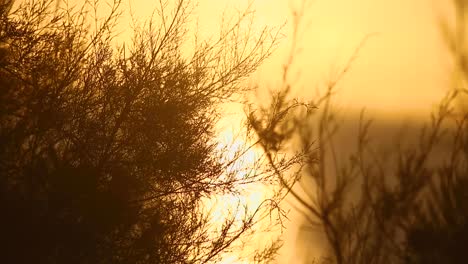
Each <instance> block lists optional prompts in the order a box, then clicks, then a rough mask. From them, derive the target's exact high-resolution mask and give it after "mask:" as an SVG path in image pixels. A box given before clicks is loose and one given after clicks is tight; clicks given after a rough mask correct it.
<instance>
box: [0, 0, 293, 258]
mask: <svg viewBox="0 0 468 264" xmlns="http://www.w3.org/2000/svg"><path fill="white" fill-rule="evenodd" d="M159 3H160V6H161V8H160V9H158V10H157V11H158V12H157V14H159V17H158V18H159V20H160V21H158V22H156V20H152V21H150V22H148V24H146V25H147V26H146V27H142V28H138V27H137V29H136V30H135V32H134V36H133V39H132V41H131V42H130V44H128V43H127V45H122V46H120V47H117V48H115V47H114V46H113V45H112V43H113V39H114V37H115V36H114V30H115V26H116V25H117V23H118V19H119V12H120V11H119V10H120V9H119V8H120V4H121V1H119V0H116V1H114V2H112V3H111V5H110V11H109V13H108V15H107V16H106V17H104V18H102V17H98V16H97V15H96V14H97V10H98V9H99V2H98V1H89V2H88V1H86V2H85V3H84V4H83V6H79V7H75V8H71V7H68V6H67V5H66V6H63V5H62V4H60V3H57V2H56V1H53V0H41V1H27V2H22V3H20V4H19V6H18V7H17V8H13V2H12V1H8V0H3V1H1V4H0V146H1V147H0V172H1V177H0V208H1V215H2V217H0V226H1V227H0V228H1V233H2V236H1V238H0V243H1V252H2V254H1V262H2V263H208V262H214V261H217V260H219V259H221V258H222V255H223V254H224V253H226V252H229V251H232V250H234V249H235V248H236V245H237V244H236V243H238V242H239V241H240V238H244V237H245V236H248V233H249V232H248V231H251V230H252V227H253V226H255V224H257V223H258V221H259V220H260V219H261V217H264V216H266V215H268V214H269V213H271V212H272V210H273V209H279V208H278V207H277V206H278V202H279V200H280V199H281V198H282V195H281V192H282V191H281V189H278V191H277V192H275V193H274V195H273V196H272V197H271V198H270V199H266V200H265V201H264V202H263V203H262V204H261V206H260V207H258V208H254V210H250V211H248V210H247V209H246V208H245V212H246V213H245V214H243V215H242V217H241V219H238V217H237V214H236V213H234V214H233V215H230V216H226V219H225V221H224V222H223V223H220V224H219V227H218V225H214V224H213V223H212V222H211V221H210V217H209V211H208V208H206V206H204V201H205V200H207V199H208V200H209V199H211V198H213V197H214V196H216V195H218V194H231V195H234V196H236V195H237V196H238V195H240V187H241V186H243V185H247V184H250V183H252V182H254V183H270V182H271V180H272V175H271V173H270V172H269V171H270V169H269V168H268V166H262V165H260V163H261V162H260V161H258V163H256V165H255V167H253V168H251V170H252V171H251V173H243V174H241V173H240V170H241V169H240V168H239V169H237V170H236V169H233V164H234V163H236V162H238V161H239V160H240V158H241V157H242V153H244V152H245V149H242V150H239V151H237V152H236V153H235V154H234V157H231V156H232V153H229V152H230V150H229V147H226V148H224V149H221V150H219V149H218V148H217V146H218V144H217V142H216V134H215V125H216V122H217V120H218V116H219V111H218V110H217V109H218V107H219V105H220V104H221V103H223V102H226V101H227V100H228V99H232V98H233V96H234V95H236V94H242V92H244V91H246V90H247V88H244V86H243V85H242V84H241V82H242V80H244V79H245V77H247V76H248V75H249V74H250V73H252V72H253V71H254V70H255V69H256V68H257V67H258V66H259V65H260V64H261V63H262V62H263V61H264V60H265V59H266V58H267V57H268V55H269V54H270V53H271V51H272V50H273V48H274V47H275V45H276V43H277V40H278V38H277V37H276V36H277V35H276V34H277V33H278V32H277V31H275V30H270V29H264V30H263V31H261V32H260V33H259V34H258V35H256V36H254V35H246V34H240V33H241V32H242V29H243V28H245V27H244V26H245V25H246V21H247V23H248V21H250V19H248V18H249V17H250V16H251V15H252V13H251V12H249V10H247V11H246V12H245V13H242V14H240V15H239V17H238V20H236V21H235V23H233V24H231V25H227V27H226V28H224V30H223V31H222V32H221V34H220V36H219V39H215V41H214V42H213V43H210V42H203V43H201V44H199V45H197V46H196V47H195V49H194V51H193V53H191V55H189V56H186V55H184V52H183V48H182V46H183V44H184V43H185V40H186V37H187V21H188V18H189V15H190V8H191V4H190V3H189V2H187V1H184V0H178V1H175V2H174V3H171V4H169V3H167V2H164V1H160V2H159ZM93 13H94V15H93ZM247 26H249V25H248V24H247ZM250 147H252V146H245V148H246V149H247V148H250ZM226 157H230V158H228V159H227V158H226ZM294 162H295V161H294V160H291V162H289V163H288V162H285V163H282V164H279V165H278V166H280V168H281V170H288V169H289V168H291V167H292V166H293V164H294ZM241 209H243V208H241ZM247 212H249V213H247ZM281 214H282V213H281V210H279V216H281ZM277 247H278V245H277V244H273V245H272V248H271V250H270V251H268V250H265V251H263V252H260V253H259V254H257V255H255V260H256V261H258V262H261V261H265V260H267V259H268V258H271V257H272V256H273V255H274V252H273V251H274V249H276V248H277Z"/></svg>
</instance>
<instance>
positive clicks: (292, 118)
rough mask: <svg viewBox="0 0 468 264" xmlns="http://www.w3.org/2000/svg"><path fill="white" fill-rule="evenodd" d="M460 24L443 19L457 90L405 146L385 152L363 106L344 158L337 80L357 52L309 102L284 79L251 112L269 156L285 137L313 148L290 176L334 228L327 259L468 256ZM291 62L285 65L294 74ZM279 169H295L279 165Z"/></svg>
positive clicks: (314, 212)
mask: <svg viewBox="0 0 468 264" xmlns="http://www.w3.org/2000/svg"><path fill="white" fill-rule="evenodd" d="M454 2H455V4H457V7H458V9H459V11H460V12H459V14H464V13H465V12H466V2H465V1H454ZM462 17H463V16H462ZM460 23H462V24H460V25H459V27H460V28H461V29H458V30H455V31H453V32H451V31H450V30H448V29H446V28H444V33H445V34H446V35H445V36H446V37H448V38H449V39H448V43H450V44H453V45H452V46H450V47H451V50H452V51H453V52H454V57H455V61H456V66H457V70H458V73H459V74H458V75H457V78H458V80H457V81H458V82H457V89H451V90H450V91H449V92H448V93H447V96H446V97H445V98H443V99H442V100H441V102H440V103H439V105H438V108H437V109H436V110H435V111H434V113H433V114H432V115H431V117H430V120H429V122H427V123H426V124H425V126H424V127H423V128H421V130H420V131H419V134H418V137H417V141H415V142H411V143H412V144H409V145H405V144H404V141H405V138H404V136H403V135H402V136H401V137H400V138H398V142H397V143H398V144H394V145H392V147H391V148H390V149H388V150H387V151H386V152H379V151H378V150H377V147H378V145H379V144H378V142H375V141H372V138H371V137H370V131H371V130H372V129H371V123H372V122H371V121H370V120H367V119H366V117H365V115H364V112H362V113H361V116H360V121H359V128H358V131H357V137H356V139H355V141H356V145H357V150H356V151H355V152H354V153H352V154H351V155H350V156H349V157H347V159H341V158H340V157H339V152H340V146H337V145H336V142H335V140H336V133H337V130H338V129H339V128H340V125H341V124H340V123H339V120H340V119H339V118H337V115H336V114H335V113H334V109H333V104H332V103H333V102H332V101H333V100H332V99H333V95H334V93H335V92H336V91H335V90H336V89H335V87H336V84H337V83H338V82H339V81H340V80H341V78H342V76H343V75H344V74H346V73H347V72H348V70H349V68H350V67H351V65H352V62H353V61H354V59H355V58H356V56H355V55H353V56H352V57H351V59H350V60H349V62H348V63H347V64H346V65H345V66H344V67H343V70H342V71H341V72H340V73H339V74H338V75H337V77H336V78H335V79H333V80H330V81H329V82H328V83H327V84H326V87H325V93H324V94H323V96H321V97H319V98H317V99H316V100H314V101H312V102H307V103H302V102H300V101H299V100H297V99H291V98H289V89H290V87H291V86H292V85H293V84H291V83H290V81H289V79H288V78H284V80H283V86H282V87H281V88H280V89H279V90H280V91H279V92H278V93H277V94H274V95H273V96H272V100H271V101H272V102H273V103H272V104H271V105H270V106H269V107H265V108H263V109H262V111H261V114H257V115H254V114H251V115H250V119H249V120H250V123H251V125H252V127H253V128H254V129H255V131H257V135H258V137H259V138H261V142H262V145H263V148H264V150H265V151H266V152H267V153H270V155H275V153H276V152H277V151H278V149H279V148H277V147H271V146H272V145H273V146H277V145H278V144H279V143H278V142H281V143H282V145H286V144H287V143H288V142H290V143H296V144H295V145H294V144H293V146H295V148H298V149H308V150H309V151H308V152H307V154H308V163H307V164H306V165H305V166H304V170H303V172H302V178H301V180H300V182H299V184H297V185H294V186H292V185H288V184H287V183H286V182H285V181H283V183H284V185H285V186H286V187H287V188H288V189H289V190H290V194H291V196H292V197H293V198H295V201H296V202H297V204H298V206H297V207H298V210H300V211H301V212H302V213H303V215H304V218H305V219H306V221H307V226H308V227H312V228H313V230H319V232H321V233H323V235H324V237H325V243H326V251H325V253H324V256H323V260H322V262H324V263H338V264H343V263H356V264H358V263H465V262H466V257H465V256H464V255H465V254H464V252H465V248H466V245H467V243H468V241H467V235H468V233H467V232H468V229H467V227H468V215H467V212H468V211H467V209H468V207H467V206H468V196H467V193H468V189H467V188H468V185H467V182H468V144H467V143H468V123H467V119H468V112H467V111H466V106H463V104H461V106H460V104H457V102H460V101H461V102H463V101H462V100H463V98H466V94H467V89H466V78H467V75H466V64H465V63H464V61H465V59H466V58H465V57H466V43H464V42H462V41H463V40H464V37H463V36H460V34H465V31H464V26H465V25H466V21H464V20H463V21H462V22H460ZM295 26H296V27H299V24H296V25H295ZM296 31H297V29H296ZM460 32H462V33H460ZM460 40H461V41H460ZM294 41H295V40H294ZM294 46H295V44H293V47H294ZM360 48H361V46H359V47H358V49H357V50H356V54H357V52H358V51H359V49H360ZM293 53H294V50H293V51H292V54H293ZM293 55H294V54H293ZM293 55H291V56H293ZM291 63H292V60H290V61H289V64H288V65H287V67H286V68H285V76H287V75H288V70H289V68H290V66H291ZM303 106H307V108H306V109H307V111H304V109H305V108H304V107H303ZM256 112H257V113H258V112H259V111H256ZM256 112H253V113H256ZM274 117H275V118H274ZM268 121H270V122H268ZM267 132H269V133H267ZM272 134H274V135H275V136H274V137H271V136H270V135H272ZM314 146H315V147H314ZM293 148H294V147H293ZM276 174H277V176H278V177H279V178H281V179H285V178H287V174H285V173H282V172H280V171H277V172H276ZM316 233H317V232H315V234H316ZM312 263H316V260H315V259H314V260H313V261H312Z"/></svg>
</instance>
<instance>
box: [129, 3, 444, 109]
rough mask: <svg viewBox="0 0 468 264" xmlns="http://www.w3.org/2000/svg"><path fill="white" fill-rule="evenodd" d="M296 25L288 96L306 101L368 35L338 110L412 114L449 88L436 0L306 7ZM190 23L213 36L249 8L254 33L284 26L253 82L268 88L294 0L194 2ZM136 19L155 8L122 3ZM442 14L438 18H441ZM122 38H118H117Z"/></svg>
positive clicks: (282, 50) (439, 5)
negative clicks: (292, 86) (294, 76)
mask: <svg viewBox="0 0 468 264" xmlns="http://www.w3.org/2000/svg"><path fill="white" fill-rule="evenodd" d="M308 1H309V2H311V4H310V5H309V7H308V8H307V10H305V17H304V19H303V22H304V23H303V27H302V30H301V39H300V42H299V43H298V44H299V46H300V47H301V49H302V50H301V51H300V52H299V53H298V54H296V64H295V66H296V67H295V70H297V72H299V74H300V78H299V81H298V83H297V85H296V87H297V90H296V92H297V93H298V95H300V96H308V97H310V96H312V95H313V94H315V91H316V88H317V87H318V86H320V85H321V84H323V82H325V81H327V80H329V79H330V78H332V76H333V74H334V73H336V72H337V71H339V70H340V69H341V67H343V66H344V65H345V64H346V61H347V60H348V59H349V57H350V56H351V55H352V54H353V51H354V49H355V48H356V47H357V46H358V45H359V43H360V42H361V41H362V40H363V39H364V38H365V36H366V35H369V34H374V35H373V36H372V37H371V38H369V39H368V40H367V42H366V43H365V45H364V47H363V48H362V49H361V51H360V53H359V56H358V58H357V59H356V60H355V62H354V63H353V66H352V67H351V70H350V72H349V73H348V74H347V75H346V77H345V78H344V79H343V80H342V82H341V85H340V86H339V88H340V90H339V93H338V99H339V102H340V103H339V104H340V105H341V106H342V107H343V108H346V109H359V108H362V107H366V108H368V109H372V110H375V111H379V112H386V113H389V112H396V113H408V112H411V113H415V112H416V113H418V112H419V113H420V112H421V111H427V110H428V109H430V108H431V107H432V106H433V105H434V104H435V103H437V101H438V99H439V98H440V97H441V96H442V95H443V94H444V92H445V90H446V89H447V86H448V84H449V83H450V76H449V75H448V74H447V73H448V72H449V70H450V62H449V60H448V59H447V57H448V56H447V53H446V52H445V49H444V46H443V42H442V41H441V39H440V34H439V26H438V22H439V19H440V17H441V16H442V14H445V15H446V14H447V10H449V8H448V7H447V6H448V3H450V1H444V0H392V1H389V0H308ZM194 2H196V3H198V4H197V8H196V9H195V12H194V16H193V18H192V21H193V22H196V23H197V24H198V29H199V33H200V34H202V35H204V36H208V35H210V34H216V33H217V30H219V25H220V21H221V17H222V15H223V11H225V14H227V16H229V15H230V12H233V11H235V10H243V9H245V7H246V6H248V3H249V2H253V3H252V8H253V9H254V10H255V12H256V19H255V24H256V25H257V26H259V27H261V26H263V25H268V26H271V27H275V26H280V25H282V24H283V23H284V22H286V21H288V22H289V24H288V25H287V26H286V27H285V29H284V33H285V35H286V38H285V39H283V40H282V45H281V46H280V48H279V50H278V51H277V52H276V54H275V55H274V56H272V58H270V60H269V61H268V62H267V63H265V64H264V66H263V67H262V68H261V70H260V71H259V72H258V73H257V74H256V75H254V76H253V78H254V79H255V81H258V82H260V83H261V84H262V83H263V84H265V83H268V85H269V86H270V88H274V86H275V83H277V82H278V80H279V79H278V78H277V79H275V78H272V76H280V74H279V73H280V72H281V65H282V63H283V62H284V61H285V56H286V54H287V50H288V48H287V47H288V44H289V43H290V39H288V36H289V35H290V28H291V18H290V14H291V7H292V6H296V7H298V6H299V4H298V3H300V2H301V0H253V1H249V0H199V1H194ZM124 3H125V6H126V7H125V8H126V9H127V10H128V6H129V3H130V5H131V8H132V11H133V12H134V13H135V14H136V17H137V18H138V19H141V20H144V19H145V18H146V17H148V16H149V14H150V13H151V11H152V10H153V9H154V7H155V4H156V3H157V1H154V0H133V1H124ZM444 10H445V11H444ZM124 35H125V34H124Z"/></svg>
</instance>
